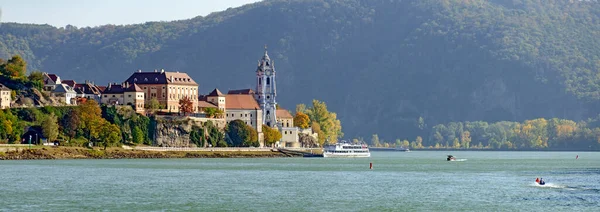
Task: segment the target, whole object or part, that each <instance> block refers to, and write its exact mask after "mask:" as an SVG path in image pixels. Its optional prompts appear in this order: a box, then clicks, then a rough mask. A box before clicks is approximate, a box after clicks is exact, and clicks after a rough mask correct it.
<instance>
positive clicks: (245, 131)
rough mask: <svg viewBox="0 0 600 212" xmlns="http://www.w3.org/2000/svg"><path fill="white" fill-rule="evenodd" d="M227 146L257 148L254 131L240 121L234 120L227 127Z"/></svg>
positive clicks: (256, 136)
mask: <svg viewBox="0 0 600 212" xmlns="http://www.w3.org/2000/svg"><path fill="white" fill-rule="evenodd" d="M227 138H228V139H227V144H228V145H229V146H234V147H240V146H258V145H259V144H258V134H257V132H256V130H254V129H252V127H250V126H248V125H247V124H246V123H244V121H242V120H239V119H237V120H234V121H231V122H229V124H228V125H227Z"/></svg>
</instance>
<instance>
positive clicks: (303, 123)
mask: <svg viewBox="0 0 600 212" xmlns="http://www.w3.org/2000/svg"><path fill="white" fill-rule="evenodd" d="M309 122H310V118H309V117H308V115H306V114H304V113H303V112H296V116H294V126H296V127H299V128H302V129H306V128H308V126H309Z"/></svg>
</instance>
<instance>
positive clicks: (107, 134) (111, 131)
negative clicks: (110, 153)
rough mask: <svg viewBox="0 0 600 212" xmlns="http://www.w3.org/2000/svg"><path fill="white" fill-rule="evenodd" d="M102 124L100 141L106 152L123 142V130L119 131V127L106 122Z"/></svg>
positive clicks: (99, 134) (99, 133) (99, 135)
mask: <svg viewBox="0 0 600 212" xmlns="http://www.w3.org/2000/svg"><path fill="white" fill-rule="evenodd" d="M100 124H101V125H100V130H99V132H98V140H99V142H100V143H102V144H104V150H106V147H108V146H114V145H115V144H117V143H119V141H121V130H120V129H119V126H117V125H115V124H111V123H109V122H108V121H105V120H103V121H102V122H101V123H100Z"/></svg>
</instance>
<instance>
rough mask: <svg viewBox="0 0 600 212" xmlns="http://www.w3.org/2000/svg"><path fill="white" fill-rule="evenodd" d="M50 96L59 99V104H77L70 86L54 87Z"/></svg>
mask: <svg viewBox="0 0 600 212" xmlns="http://www.w3.org/2000/svg"><path fill="white" fill-rule="evenodd" d="M51 95H52V96H53V97H57V98H59V99H60V101H61V102H63V103H65V104H67V105H76V104H77V100H76V99H77V92H75V90H73V88H72V87H71V86H68V85H66V84H58V85H56V87H55V89H54V90H53V91H52V92H51Z"/></svg>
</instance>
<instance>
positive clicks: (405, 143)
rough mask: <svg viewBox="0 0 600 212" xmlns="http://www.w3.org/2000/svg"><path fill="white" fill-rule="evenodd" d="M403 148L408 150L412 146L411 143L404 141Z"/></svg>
mask: <svg viewBox="0 0 600 212" xmlns="http://www.w3.org/2000/svg"><path fill="white" fill-rule="evenodd" d="M402 146H403V147H406V148H408V147H409V146H410V142H409V141H408V140H406V139H404V141H402Z"/></svg>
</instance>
